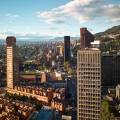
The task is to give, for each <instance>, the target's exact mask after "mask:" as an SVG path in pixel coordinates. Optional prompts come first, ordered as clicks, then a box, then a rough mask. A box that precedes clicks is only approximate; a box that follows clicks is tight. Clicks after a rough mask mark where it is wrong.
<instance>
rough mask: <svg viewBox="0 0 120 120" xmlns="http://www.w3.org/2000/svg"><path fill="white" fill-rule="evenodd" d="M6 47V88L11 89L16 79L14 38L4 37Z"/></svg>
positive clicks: (16, 62)
mask: <svg viewBox="0 0 120 120" xmlns="http://www.w3.org/2000/svg"><path fill="white" fill-rule="evenodd" d="M6 49H7V88H8V89H13V88H14V86H15V84H16V83H17V80H18V61H17V60H18V59H17V56H18V55H17V50H16V38H15V37H12V36H10V37H7V38H6Z"/></svg>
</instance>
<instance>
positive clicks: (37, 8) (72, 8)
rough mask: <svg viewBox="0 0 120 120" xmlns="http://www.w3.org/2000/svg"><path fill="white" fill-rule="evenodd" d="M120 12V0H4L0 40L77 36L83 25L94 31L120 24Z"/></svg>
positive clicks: (1, 8) (0, 22)
mask: <svg viewBox="0 0 120 120" xmlns="http://www.w3.org/2000/svg"><path fill="white" fill-rule="evenodd" d="M119 11H120V2H119V0H114V1H112V0H106V1H105V0H100V1H98V0H84V1H83V0H59V1H57V2H56V1H55V0H51V1H40V0H36V2H35V1H33V0H29V2H28V1H23V0H21V1H17V0H12V1H9V0H5V1H1V4H0V18H1V21H0V39H5V38H6V36H7V35H15V36H22V37H21V39H24V38H25V39H26V38H27V39H29V38H31V37H33V38H34V37H35V36H43V38H44V37H47V38H53V37H58V36H64V35H71V36H75V37H76V36H77V37H78V36H79V28H80V27H86V26H87V28H88V30H90V31H91V32H92V33H97V32H100V31H104V30H106V29H108V28H110V27H112V26H114V25H119V23H120V16H119ZM23 26H24V28H23ZM73 26H74V27H73Z"/></svg>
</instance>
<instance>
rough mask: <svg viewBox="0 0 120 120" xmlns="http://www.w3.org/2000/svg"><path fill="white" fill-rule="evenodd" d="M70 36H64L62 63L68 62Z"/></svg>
mask: <svg viewBox="0 0 120 120" xmlns="http://www.w3.org/2000/svg"><path fill="white" fill-rule="evenodd" d="M70 54H71V53H70V36H64V62H69V61H70V56H71V55H70Z"/></svg>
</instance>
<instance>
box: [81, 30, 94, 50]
mask: <svg viewBox="0 0 120 120" xmlns="http://www.w3.org/2000/svg"><path fill="white" fill-rule="evenodd" d="M93 41H94V35H92V34H91V33H90V32H89V31H88V30H87V28H80V44H81V49H83V48H89V47H90V42H93Z"/></svg>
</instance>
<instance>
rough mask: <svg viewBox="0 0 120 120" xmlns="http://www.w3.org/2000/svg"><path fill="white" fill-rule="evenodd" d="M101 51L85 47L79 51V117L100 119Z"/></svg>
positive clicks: (81, 119)
mask: <svg viewBox="0 0 120 120" xmlns="http://www.w3.org/2000/svg"><path fill="white" fill-rule="evenodd" d="M100 106H101V52H100V50H99V49H96V48H94V49H92V48H91V49H83V50H79V51H78V53H77V119H78V120H100V108H101V107H100Z"/></svg>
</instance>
